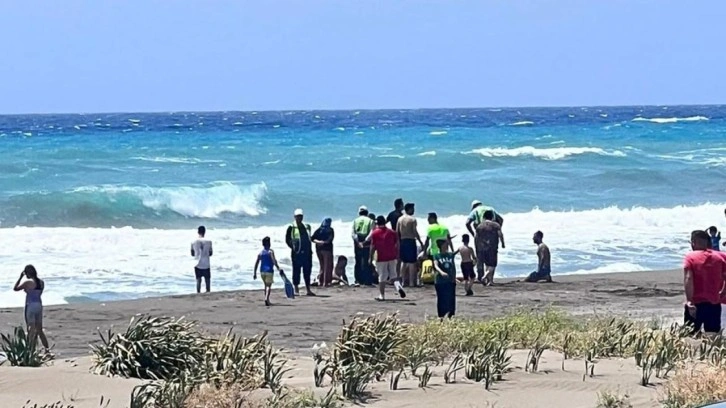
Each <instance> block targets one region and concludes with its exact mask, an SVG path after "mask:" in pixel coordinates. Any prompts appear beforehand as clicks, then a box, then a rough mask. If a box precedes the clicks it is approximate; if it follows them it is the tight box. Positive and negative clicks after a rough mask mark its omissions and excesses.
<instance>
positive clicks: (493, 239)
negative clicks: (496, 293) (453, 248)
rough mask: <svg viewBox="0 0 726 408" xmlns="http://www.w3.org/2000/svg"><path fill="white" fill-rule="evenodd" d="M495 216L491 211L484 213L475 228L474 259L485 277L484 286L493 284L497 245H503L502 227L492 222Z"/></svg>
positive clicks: (497, 251) (503, 246)
mask: <svg viewBox="0 0 726 408" xmlns="http://www.w3.org/2000/svg"><path fill="white" fill-rule="evenodd" d="M495 217H496V214H495V213H494V211H493V210H486V211H484V221H483V222H481V223H479V225H477V227H476V245H475V246H476V257H477V266H478V265H479V264H482V265H483V266H484V268H485V270H486V275H485V276H484V280H483V281H482V283H483V284H485V285H487V286H488V285H491V284H493V283H494V272H495V270H496V269H497V263H498V262H499V261H498V253H499V243H500V242H501V244H502V248H506V246H505V245H504V234H502V226H501V225H500V224H499V223H497V222H495V221H494V218H495Z"/></svg>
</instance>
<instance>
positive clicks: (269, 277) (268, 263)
mask: <svg viewBox="0 0 726 408" xmlns="http://www.w3.org/2000/svg"><path fill="white" fill-rule="evenodd" d="M270 246H271V245H270V237H264V238H262V251H260V253H259V254H258V255H257V261H256V262H255V271H254V275H253V276H252V279H254V280H257V269H258V268H259V270H260V279H262V283H264V284H265V306H270V292H271V290H272V282H273V281H274V276H275V273H274V269H277V272H278V273H280V274H282V269H280V265H278V264H277V258H276V257H275V251H273V250H272V248H270ZM273 268H274V269H273Z"/></svg>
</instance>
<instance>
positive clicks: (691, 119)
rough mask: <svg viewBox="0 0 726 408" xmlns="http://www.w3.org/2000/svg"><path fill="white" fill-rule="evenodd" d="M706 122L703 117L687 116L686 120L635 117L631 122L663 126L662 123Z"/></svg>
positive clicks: (705, 118)
mask: <svg viewBox="0 0 726 408" xmlns="http://www.w3.org/2000/svg"><path fill="white" fill-rule="evenodd" d="M704 120H708V118H707V117H705V116H689V117H686V118H643V117H637V118H633V120H632V121H633V122H651V123H658V124H664V123H677V122H700V121H704Z"/></svg>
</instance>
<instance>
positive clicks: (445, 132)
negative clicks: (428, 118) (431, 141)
mask: <svg viewBox="0 0 726 408" xmlns="http://www.w3.org/2000/svg"><path fill="white" fill-rule="evenodd" d="M447 133H449V132H447V131H445V130H434V131H432V132H429V134H430V135H431V136H443V135H445V134H447Z"/></svg>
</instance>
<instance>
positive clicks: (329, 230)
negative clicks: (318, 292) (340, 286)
mask: <svg viewBox="0 0 726 408" xmlns="http://www.w3.org/2000/svg"><path fill="white" fill-rule="evenodd" d="M332 224H333V220H332V219H330V218H325V219H324V220H323V222H322V223H321V224H320V227H319V228H318V229H316V230H315V232H313V237H312V239H313V243H315V251H316V252H317V254H318V262H319V263H320V274H319V275H318V285H319V286H324V287H329V286H330V285H332V284H333V240H334V239H335V230H333V227H332V226H331V225H332Z"/></svg>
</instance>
